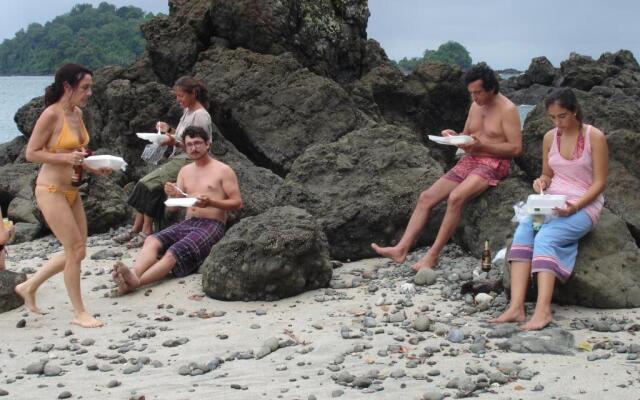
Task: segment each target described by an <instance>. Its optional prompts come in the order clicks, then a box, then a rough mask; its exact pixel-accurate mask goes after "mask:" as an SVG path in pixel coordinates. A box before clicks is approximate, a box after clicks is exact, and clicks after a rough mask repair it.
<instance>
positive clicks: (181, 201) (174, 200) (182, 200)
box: [164, 197, 198, 207]
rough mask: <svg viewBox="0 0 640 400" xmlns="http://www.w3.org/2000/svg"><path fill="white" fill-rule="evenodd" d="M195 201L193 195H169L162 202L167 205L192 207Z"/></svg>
mask: <svg viewBox="0 0 640 400" xmlns="http://www.w3.org/2000/svg"><path fill="white" fill-rule="evenodd" d="M197 201H198V199H196V198H195V197H171V198H168V199H167V200H166V201H165V202H164V204H165V205H166V206H167V207H192V206H193V205H194V204H196V202H197Z"/></svg>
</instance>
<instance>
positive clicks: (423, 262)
mask: <svg viewBox="0 0 640 400" xmlns="http://www.w3.org/2000/svg"><path fill="white" fill-rule="evenodd" d="M436 265H438V256H435V257H434V256H432V255H431V253H430V252H428V251H427V254H425V255H424V256H423V257H422V258H421V259H420V260H418V262H417V263H415V264H413V265H412V266H411V268H412V269H413V270H414V271H416V272H417V271H420V270H421V269H423V268H431V269H433V268H435V267H436Z"/></svg>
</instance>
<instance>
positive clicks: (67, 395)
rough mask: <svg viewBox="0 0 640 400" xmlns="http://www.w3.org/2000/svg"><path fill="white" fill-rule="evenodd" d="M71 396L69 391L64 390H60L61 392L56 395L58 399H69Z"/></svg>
mask: <svg viewBox="0 0 640 400" xmlns="http://www.w3.org/2000/svg"><path fill="white" fill-rule="evenodd" d="M71 396H72V394H71V392H69V391H67V390H65V391H64V392H61V393H60V394H59V395H58V398H59V399H69V398H71Z"/></svg>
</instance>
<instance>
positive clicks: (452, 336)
mask: <svg viewBox="0 0 640 400" xmlns="http://www.w3.org/2000/svg"><path fill="white" fill-rule="evenodd" d="M447 340H448V341H450V342H451V343H460V342H462V341H463V340H464V333H463V332H462V331H461V330H460V329H452V330H450V331H449V334H448V335H447Z"/></svg>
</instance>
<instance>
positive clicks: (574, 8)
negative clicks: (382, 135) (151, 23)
mask: <svg viewBox="0 0 640 400" xmlns="http://www.w3.org/2000/svg"><path fill="white" fill-rule="evenodd" d="M100 2H101V1H100V0H83V1H76V0H18V1H16V0H0V40H3V39H7V38H12V37H13V35H14V34H15V33H16V32H17V31H18V30H20V29H21V28H26V27H27V26H28V25H29V23H31V22H39V23H45V22H46V21H49V20H51V19H53V18H55V17H56V16H57V15H60V14H64V13H66V12H69V11H70V10H71V7H72V6H73V5H74V4H78V3H91V4H95V5H97V4H99V3H100ZM109 3H111V4H115V5H116V6H118V7H121V6H124V5H135V6H137V7H140V8H142V9H143V10H145V11H151V12H154V13H158V12H163V13H168V10H169V8H168V5H167V1H166V0H110V1H109ZM369 9H370V11H371V17H370V18H369V25H368V30H367V31H368V35H369V37H370V38H374V39H376V40H377V41H378V42H380V43H381V44H382V47H384V49H385V50H386V52H387V55H388V56H389V57H390V58H392V59H396V60H397V59H400V58H402V57H417V56H421V55H422V53H423V52H424V50H425V49H432V50H435V49H437V48H438V46H439V45H440V44H442V43H444V42H446V41H448V40H455V41H457V42H460V43H462V44H463V45H464V46H465V47H466V48H467V49H468V50H469V52H470V53H471V58H472V59H473V61H474V62H478V61H486V62H487V63H489V65H491V66H492V67H494V68H495V69H504V68H509V67H513V68H518V69H521V70H522V69H526V68H527V66H528V65H529V62H530V61H531V59H532V58H533V57H537V56H541V55H544V56H546V57H547V58H548V59H549V60H550V61H551V62H552V63H553V64H554V65H555V66H559V65H560V61H562V60H565V59H567V57H568V56H569V53H571V52H572V51H575V52H578V53H581V54H586V55H590V56H592V57H594V58H597V57H599V56H600V54H602V53H603V52H606V51H612V52H614V51H617V50H619V49H623V48H624V49H629V50H631V51H632V52H633V53H634V55H635V56H636V59H637V58H638V56H639V55H640V1H636V0H574V1H558V0H527V1H522V0H369Z"/></svg>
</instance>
